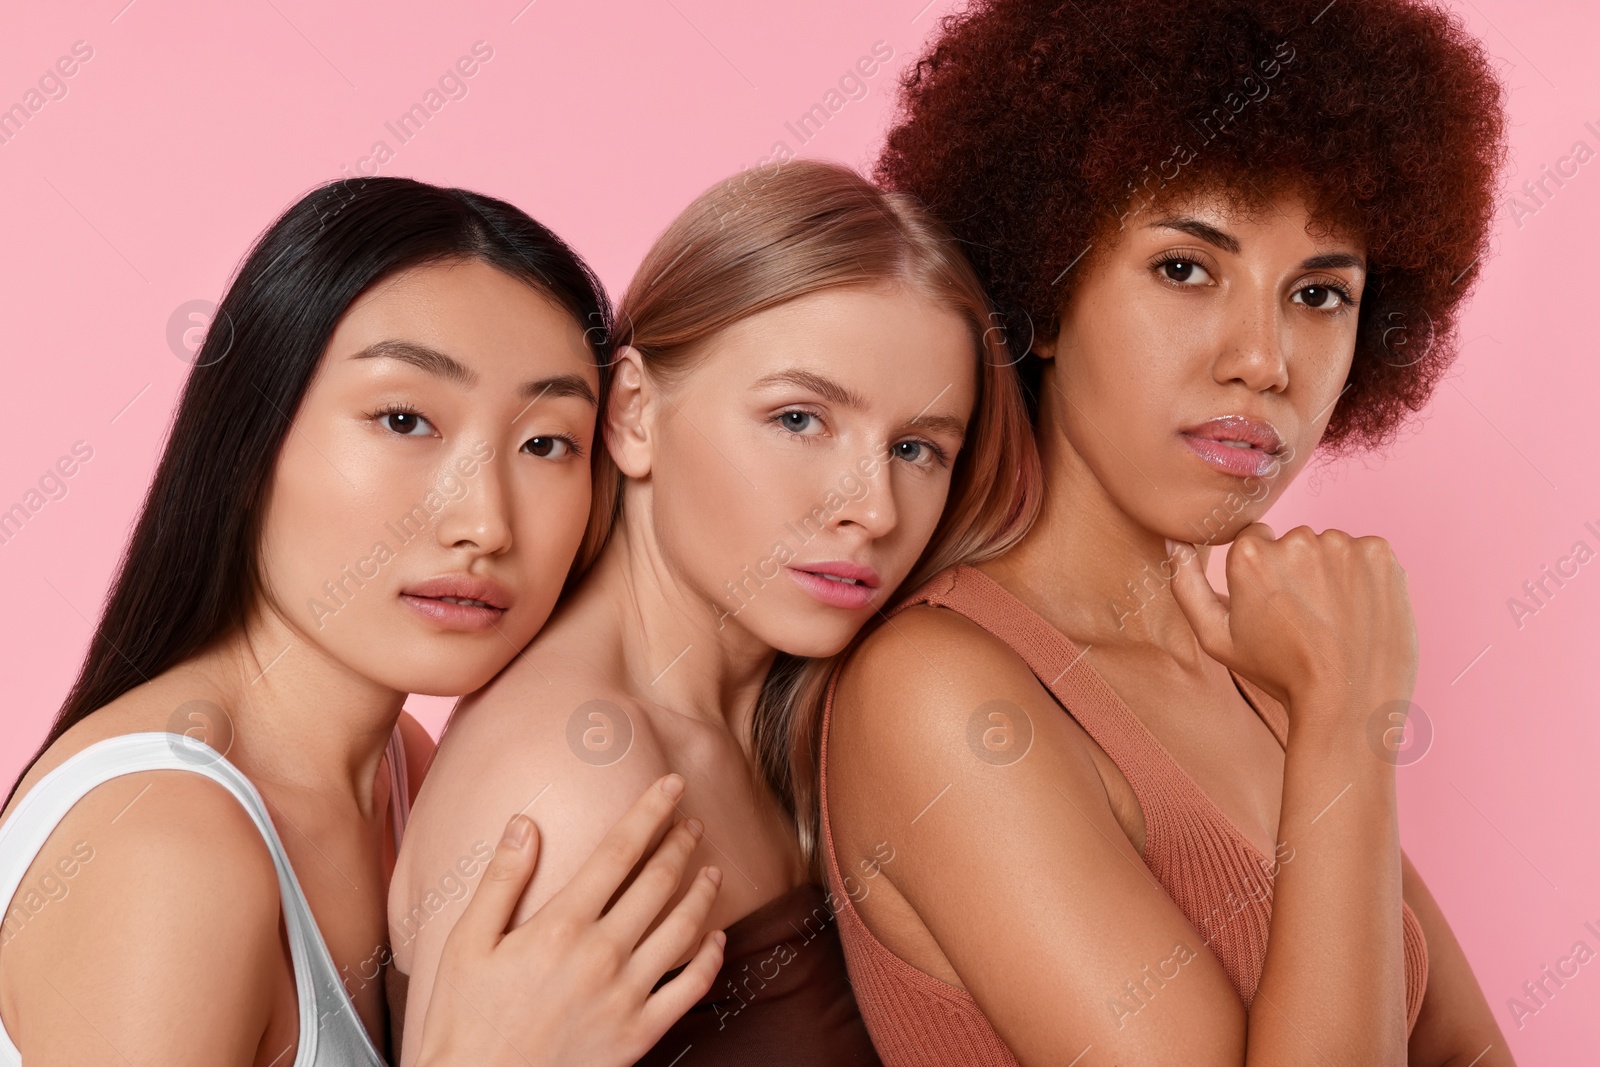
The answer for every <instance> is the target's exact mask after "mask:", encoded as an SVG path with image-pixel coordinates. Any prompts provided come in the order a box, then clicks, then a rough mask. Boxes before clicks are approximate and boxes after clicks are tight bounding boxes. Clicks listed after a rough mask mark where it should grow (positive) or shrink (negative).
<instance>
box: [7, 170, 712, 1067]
mask: <svg viewBox="0 0 1600 1067" xmlns="http://www.w3.org/2000/svg"><path fill="white" fill-rule="evenodd" d="M610 357H611V341H610V308H609V304H608V302H607V300H606V298H605V295H604V293H603V291H602V289H601V287H600V285H599V284H598V282H597V281H596V279H595V278H594V276H593V275H592V274H591V272H590V271H589V269H588V268H587V267H586V266H585V265H584V264H583V262H582V261H581V260H580V259H579V258H578V257H577V256H576V255H575V254H574V253H573V252H572V251H571V250H570V249H569V248H568V247H567V246H566V245H565V244H563V243H562V242H561V241H560V239H559V238H557V237H556V236H555V235H554V234H552V233H551V232H550V231H549V230H547V229H545V228H544V227H543V226H541V225H539V224H538V223H537V222H535V221H534V220H533V219H531V218H529V217H528V216H527V215H526V214H524V213H522V212H521V211H518V210H517V209H516V208H514V207H512V206H511V205H509V204H506V203H504V202H502V201H499V200H495V199H491V198H489V197H485V196H481V195H478V194H475V193H471V192H466V191H463V190H457V189H444V188H439V187H435V186H431V185H426V184H424V183H421V182H416V181H411V180H408V179H402V178H373V179H363V180H354V181H347V182H339V183H337V184H333V185H328V186H324V187H321V188H319V189H316V190H314V191H313V192H312V193H310V194H308V195H307V196H305V197H304V198H303V199H301V200H300V201H299V202H297V203H296V204H295V205H294V206H292V207H291V208H289V210H288V211H286V212H285V213H284V214H283V215H282V217H280V218H279V219H278V220H277V221H276V222H275V223H274V224H273V225H272V226H271V228H269V229H268V230H267V231H266V232H265V234H264V235H263V236H262V237H261V238H260V240H259V241H258V243H257V244H256V245H255V247H254V249H253V250H252V251H251V253H250V255H249V256H248V258H247V259H245V261H244V263H243V265H242V266H241V268H240V270H239V273H238V276H237V277H236V278H235V279H234V280H233V283H232V285H231V286H230V287H229V290H228V293H227V295H226V296H225V297H224V299H223V301H222V303H221V305H220V306H219V308H218V309H217V313H216V319H215V323H214V325H213V327H212V328H211V330H210V331H209V333H208V335H207V337H206V340H205V343H204V344H203V345H202V346H201V348H200V351H199V353H198V356H197V359H196V362H195V366H194V369H193V371H192V372H191V374H190V376H189V380H188V383H187V385H186V387H185V389H184V392H183V396H182V399H181V401H180V403H179V405H178V410H177V414H176V417H175V420H174V423H173V427H172V431H171V434H170V436H169V438H168V440H167V443H166V446H165V449H164V451H163V453H162V456H161V460H160V463H159V465H158V467H157V470H156V474H155V479H154V482H153V484H152V485H151V488H150V491H149V493H148V495H147V497H146V499H145V503H144V507H143V509H142V511H141V513H140V515H139V519H138V522H137V525H136V526H135V528H134V532H133V536H132V538H131V540H130V542H129V545H128V548H127V551H126V553H125V555H124V557H123V560H122V563H121V566H120V568H119V570H118V573H117V576H116V579H115V582H114V584H113V587H112V590H111V594H110V596H109V598H108V599H107V601H106V605H105V609H104V611H103V613H102V615H101V618H100V621H99V623H98V624H97V625H96V628H95V633H94V638H93V641H92V643H91V645H90V649H89V653H88V656H87V658H86V660H85V662H84V665H83V668H82V670H81V672H80V674H79V676H78V680H77V682H76V684H75V685H74V686H73V688H72V691H71V694H70V695H69V696H68V698H67V701H66V703H65V705H64V706H63V708H62V709H61V712H60V714H59V716H58V717H57V719H56V721H55V723H54V725H53V726H52V727H51V729H50V731H49V734H48V736H47V737H46V739H45V742H44V744H43V745H42V746H41V747H40V750H39V753H38V754H37V755H36V756H35V757H34V759H33V761H32V762H31V763H30V764H29V766H28V768H27V769H26V771H25V773H24V774H23V775H22V776H21V778H20V779H19V781H18V782H17V783H16V785H15V786H13V788H12V793H11V797H10V799H9V801H8V803H7V806H6V808H5V810H4V813H3V821H0V901H3V902H4V903H5V906H6V908H7V911H6V915H5V919H6V921H5V927H4V938H3V940H0V1022H3V1024H4V1025H3V1027H0V1064H3V1065H5V1067H17V1065H18V1064H20V1063H21V1061H22V1057H23V1055H24V1054H25V1055H26V1057H27V1062H28V1063H29V1064H30V1065H37V1064H44V1063H74V1064H85V1063H108V1064H109V1063H126V1062H130V1061H131V1062H141V1063H144V1062H150V1063H163V1064H194V1065H202V1064H204V1065H207V1067H210V1065H215V1064H239V1065H246V1064H259V1065H266V1064H273V1065H278V1067H282V1065H284V1064H295V1065H299V1067H312V1065H324V1064H336V1063H337V1064H357V1063H359V1064H369V1065H376V1064H379V1063H382V1062H383V1056H382V1054H381V1051H380V1050H382V1049H384V1048H385V1046H387V1045H388V1044H389V1038H388V1036H387V1033H386V1030H387V1027H386V1024H385V1004H384V997H383V983H382V982H381V981H378V980H377V976H378V972H379V971H380V970H382V969H383V967H384V965H385V964H386V963H387V962H388V959H389V954H390V951H391V947H390V935H389V933H388V932H387V931H386V924H385V907H386V898H387V885H388V881H389V878H390V875H391V873H392V870H393V865H394V860H395V854H396V852H397V851H398V846H399V836H400V830H401V827H402V826H403V823H404V819H405V812H406V808H407V805H408V804H409V802H410V799H411V795H412V794H413V793H414V792H415V788H414V787H412V786H409V785H408V780H409V782H420V780H421V777H422V772H423V771H424V770H425V769H426V766H427V762H428V759H429V757H430V755H431V748H432V745H431V742H430V740H429V739H428V736H427V734H426V733H425V732H424V731H422V729H421V728H420V727H419V726H418V725H417V724H416V722H415V721H413V720H412V719H411V718H410V717H409V716H408V715H406V714H405V713H404V712H403V711H402V705H403V702H404V700H405V697H406V695H407V694H408V693H413V692H415V693H430V694H460V693H465V692H469V691H471V690H473V689H476V688H478V687H479V686H480V685H482V684H483V683H484V682H486V681H488V679H489V678H491V677H492V676H493V675H494V674H495V673H496V672H497V671H498V670H499V669H500V668H501V667H503V666H504V665H505V664H506V663H507V662H508V661H509V660H511V659H512V657H513V656H514V655H515V654H516V652H517V651H518V650H519V649H520V648H522V646H523V645H524V644H526V643H527V641H528V640H529V639H530V638H531V637H532V636H533V634H534V633H535V632H536V631H537V630H538V629H539V627H540V626H541V625H543V623H544V621H545V619H546V617H547V616H548V615H549V613H550V611H551V608H552V607H553V605H554V603H555V600H556V598H557V596H558V594H559V593H560V592H561V590H562V588H563V587H564V586H565V585H567V584H569V583H570V582H571V581H574V580H575V579H576V578H577V577H578V576H579V575H581V574H582V573H583V571H584V570H585V568H587V566H588V565H589V563H590V562H591V560H592V559H593V555H594V552H595V549H596V547H597V546H598V544H599V537H600V535H601V534H603V532H604V530H603V526H602V525H601V524H600V523H599V522H598V521H595V514H596V513H595V512H594V511H593V510H592V509H591V507H590V502H591V492H590V481H591V477H592V469H593V466H594V465H595V464H596V463H598V462H599V459H600V454H601V449H600V448H599V447H598V442H597V441H596V439H595V435H594V429H595V414H596V411H597V410H598V409H599V408H600V406H601V405H602V404H603V403H604V401H605V399H606V396H607V393H608V380H609V374H608V366H609V363H610ZM601 515H602V516H603V517H605V518H608V517H609V513H608V512H602V513H601ZM655 786H656V788H651V789H647V790H645V791H644V795H643V797H642V798H641V799H640V800H639V801H638V802H637V803H635V804H634V805H633V806H632V807H631V808H630V809H629V810H628V811H627V812H626V813H625V814H624V815H623V816H622V818H621V819H620V821H619V822H618V823H617V824H616V826H615V827H614V828H613V829H612V830H611V832H610V835H609V837H608V839H607V841H606V843H605V847H604V848H602V849H601V850H599V852H597V854H596V855H595V857H594V858H593V859H592V861H590V862H588V863H586V864H585V865H584V867H583V870H582V871H581V873H580V876H579V877H578V878H575V879H574V881H573V882H572V884H571V885H570V886H569V887H568V888H567V890H566V891H564V893H563V894H562V895H560V896H559V897H557V898H556V899H553V900H552V901H550V902H549V904H548V905H547V906H546V907H545V908H544V909H542V910H541V911H540V913H539V914H537V915H535V916H533V917H532V918H531V919H530V920H529V921H528V922H526V923H525V924H522V925H520V926H518V927H516V928H515V929H512V930H510V932H509V933H507V924H508V920H509V918H510V915H511V909H512V907H513V905H514V904H515V901H516V899H517V897H518V895H519V894H520V892H521V889H522V887H523V885H524V884H525V882H526V880H527V879H528V877H529V876H530V874H531V871H532V869H533V864H534V859H535V855H536V851H537V846H536V841H535V839H534V837H533V829H534V828H533V826H532V824H531V822H530V821H529V819H528V817H527V816H526V815H521V814H517V805H513V806H511V807H510V808H508V809H507V810H506V811H504V812H502V813H500V816H499V818H498V819H497V820H496V827H495V829H494V831H492V833H491V834H490V835H489V836H488V837H487V838H485V839H478V840H475V841H473V842H470V843H469V845H470V847H469V848H467V849H466V850H465V851H464V852H463V853H462V855H460V856H459V857H457V856H452V857H450V861H451V862H450V863H449V864H448V865H446V866H445V867H444V868H443V869H441V870H440V871H438V872H430V873H431V875H432V878H433V880H434V882H435V884H436V885H437V886H439V887H440V889H441V892H442V893H443V894H445V895H446V896H449V897H450V898H452V899H459V898H460V897H461V895H462V892H461V890H462V887H463V886H464V884H465V883H467V882H471V881H472V880H473V879H475V878H476V879H480V881H479V883H478V885H479V891H478V892H477V893H476V895H475V896H474V898H473V900H472V902H471V904H470V905H468V906H467V907H466V908H465V909H464V911H463V912H462V914H461V915H460V916H459V917H458V919H459V921H456V922H455V925H454V928H453V933H452V935H451V938H450V939H449V943H448V944H447V945H445V947H444V953H443V962H442V963H441V965H440V967H439V968H438V970H437V979H436V980H437V981H438V983H439V987H440V993H439V995H437V996H435V997H433V998H432V1000H431V1003H430V1006H429V1010H428V1014H427V1017H426V1019H425V1020H424V1019H420V1018H419V1019H417V1020H415V1021H414V1023H413V1027H414V1029H417V1030H419V1031H420V1032H421V1038H420V1043H419V1047H420V1048H421V1050H422V1055H421V1062H425V1063H437V1064H445V1063H461V1064H473V1065H480V1064H512V1063H515V1064H524V1065H525V1064H529V1063H537V1064H552V1065H553V1064H567V1063H579V1062H581V1063H599V1064H624V1063H631V1062H632V1061H633V1060H634V1059H635V1058H636V1057H637V1056H638V1055H639V1053H640V1052H642V1051H643V1050H644V1049H645V1048H648V1047H649V1046H650V1044H651V1043H652V1042H653V1041H654V1040H655V1039H656V1038H657V1037H659V1036H660V1034H661V1033H662V1032H664V1031H665V1030H666V1028H667V1026H668V1025H670V1024H671V1023H672V1022H673V1021H674V1020H676V1019H677V1018H678V1017H679V1015H681V1014H682V1012H683V1011H684V1010H685V1009H686V1008H687V1007H688V1006H689V1005H690V1004H692V1003H693V1002H695V1001H696V1000H697V999H698V998H699V997H700V996H701V995H702V994H703V993H704V992H705V991H706V989H707V988H708V987H709V986H710V982H711V978H712V976H713V975H714V974H715V972H716V970H717V967H718V966H719V964H720V960H721V945H720V940H719V934H718V933H717V932H715V931H713V932H709V933H703V932H702V931H701V926H702V925H703V923H704V919H705V917H706V915H707V912H708V910H709V908H710V907H711V904H712V901H713V899H714V897H715V894H716V884H715V883H716V872H715V871H714V870H710V871H702V872H701V873H700V875H699V876H698V877H697V878H695V879H693V880H692V885H691V887H690V889H689V891H688V892H687V894H686V895H684V896H683V899H682V901H681V902H680V903H679V904H678V905H677V906H676V907H675V908H673V909H672V910H671V911H670V912H669V913H668V914H667V915H666V917H665V918H664V920H663V921H661V923H660V924H659V926H656V927H655V928H654V930H653V932H650V933H648V935H647V934H646V931H647V928H648V927H650V926H651V925H652V923H653V922H654V920H656V919H657V917H658V914H659V913H660V912H661V910H662V908H663V906H664V905H665V904H666V903H667V901H668V899H669V897H671V896H672V895H674V894H675V893H676V892H677V891H678V890H679V884H680V879H681V876H682V874H683V872H684V870H685V868H686V865H687V863H688V860H689V857H690V852H691V849H692V848H693V845H694V842H695V840H696V838H697V827H694V826H692V825H690V824H687V823H685V822H683V821H678V820H674V819H673V812H674V806H675V803H676V800H677V798H678V796H679V795H681V792H682V780H681V779H679V778H677V777H676V776H668V777H666V778H662V779H659V780H657V781H656V782H655ZM508 817H509V818H510V819H511V821H510V823H509V824H507V823H506V822H505V820H506V819H507V818H508ZM669 824H672V825H671V826H670V829H669ZM502 826H504V827H505V833H504V835H502V834H501V832H500V829H501V827H502ZM663 833H665V837H664V838H661V835H662V834H663ZM658 838H660V844H659V847H656V848H655V849H654V853H653V856H652V855H651V846H652V842H653V841H655V840H657V839H658ZM496 840H498V841H499V844H498V847H496V846H494V845H493V844H491V842H493V841H496ZM646 860H647V861H648V862H645V867H644V873H643V874H642V875H640V876H639V877H638V878H637V879H635V880H634V882H633V884H632V885H631V886H629V888H628V889H627V890H626V892H624V893H622V894H621V896H620V898H618V899H617V900H616V902H615V903H614V905H613V906H612V907H611V908H610V910H609V911H608V912H607V913H606V915H605V916H604V917H603V918H601V917H600V913H601V911H602V909H604V908H605V907H606V905H607V903H608V902H609V901H612V899H613V897H615V896H616V895H617V890H618V887H619V885H621V884H622V883H623V882H624V880H625V879H626V878H627V877H628V875H629V874H630V872H631V871H632V870H633V869H634V868H635V866H636V864H637V863H639V862H644V861H646ZM69 868H70V873H69ZM63 875H66V876H67V877H69V878H70V893H65V894H63V893H61V892H58V891H57V890H58V889H59V886H60V885H61V884H62V883H61V877H62V876H63ZM41 900H42V901H44V905H39V906H36V905H37V902H39V901H41ZM683 957H692V958H691V962H690V964H689V966H688V967H686V968H685V969H684V971H683V972H682V973H681V974H679V975H678V976H677V977H675V978H673V979H672V980H671V981H669V982H666V983H664V984H661V987H660V988H659V989H654V987H655V986H656V985H657V984H658V981H659V980H660V978H661V976H662V974H663V973H664V972H665V971H666V970H667V969H668V968H669V967H670V966H671V965H672V964H673V963H674V962H676V961H680V960H681V959H682V958H683ZM653 990H654V991H653Z"/></svg>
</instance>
